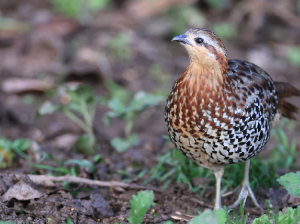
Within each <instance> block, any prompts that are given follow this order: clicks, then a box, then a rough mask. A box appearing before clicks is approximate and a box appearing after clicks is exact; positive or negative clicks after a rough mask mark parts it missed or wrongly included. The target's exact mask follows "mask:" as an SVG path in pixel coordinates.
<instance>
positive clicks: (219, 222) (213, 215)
mask: <svg viewBox="0 0 300 224" xmlns="http://www.w3.org/2000/svg"><path fill="white" fill-rule="evenodd" d="M225 213H226V212H225V211H224V210H217V211H212V210H209V209H206V210H204V211H203V212H201V213H200V215H198V216H196V217H195V218H193V219H192V220H191V221H189V224H199V223H203V224H211V223H215V224H223V223H225V221H226V216H225Z"/></svg>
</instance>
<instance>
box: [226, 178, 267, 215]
mask: <svg viewBox="0 0 300 224" xmlns="http://www.w3.org/2000/svg"><path fill="white" fill-rule="evenodd" d="M239 190H240V193H239V197H238V199H237V200H236V201H235V202H234V203H233V204H232V205H230V206H228V208H235V207H237V206H238V205H239V204H240V203H241V202H242V201H243V200H244V199H245V198H247V197H248V195H249V196H250V198H251V199H252V201H253V203H254V205H255V206H256V207H258V208H259V209H261V210H263V209H262V207H261V206H260V205H259V204H258V202H257V200H256V198H255V196H254V193H253V191H252V189H251V187H250V183H249V181H243V182H242V184H240V185H239V186H237V187H236V188H235V189H234V190H233V191H230V192H227V193H225V194H223V195H222V197H226V196H228V195H231V194H234V193H236V192H238V191H239Z"/></svg>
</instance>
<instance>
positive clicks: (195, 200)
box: [190, 198, 214, 208]
mask: <svg viewBox="0 0 300 224" xmlns="http://www.w3.org/2000/svg"><path fill="white" fill-rule="evenodd" d="M190 200H191V201H194V202H196V203H198V204H199V205H201V206H203V207H207V208H214V206H212V205H210V204H208V203H205V202H204V201H200V200H199V199H196V198H190Z"/></svg>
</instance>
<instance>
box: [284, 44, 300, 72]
mask: <svg viewBox="0 0 300 224" xmlns="http://www.w3.org/2000/svg"><path fill="white" fill-rule="evenodd" d="M287 58H288V61H289V62H290V64H291V65H293V66H295V67H299V66H300V47H299V46H298V47H297V46H292V47H290V48H289V49H288V51H287Z"/></svg>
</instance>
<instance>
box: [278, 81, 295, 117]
mask: <svg viewBox="0 0 300 224" xmlns="http://www.w3.org/2000/svg"><path fill="white" fill-rule="evenodd" d="M274 84H275V88H276V91H277V94H278V96H279V98H280V102H281V108H280V110H281V113H282V115H283V116H285V117H287V118H289V119H293V120H296V118H295V115H294V113H298V112H299V109H298V107H296V106H295V105H293V104H291V103H289V102H287V101H285V100H284V99H283V98H286V97H290V96H300V90H298V89H296V88H295V87H294V86H292V85H290V84H288V83H285V82H275V83H274Z"/></svg>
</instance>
